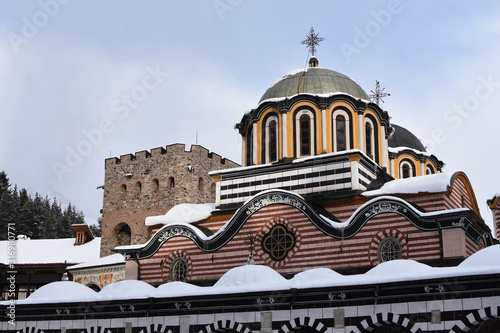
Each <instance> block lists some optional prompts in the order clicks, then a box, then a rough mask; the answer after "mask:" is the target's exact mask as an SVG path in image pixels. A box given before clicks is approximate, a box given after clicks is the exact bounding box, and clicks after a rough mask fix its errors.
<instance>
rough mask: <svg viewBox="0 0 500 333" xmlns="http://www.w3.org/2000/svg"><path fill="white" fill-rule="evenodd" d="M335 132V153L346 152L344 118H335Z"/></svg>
mask: <svg viewBox="0 0 500 333" xmlns="http://www.w3.org/2000/svg"><path fill="white" fill-rule="evenodd" d="M335 122H336V124H335V130H336V139H337V151H342V150H346V149H347V148H346V135H345V134H346V130H345V118H344V116H341V115H338V116H337V117H336V118H335Z"/></svg>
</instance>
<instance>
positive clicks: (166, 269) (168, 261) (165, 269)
mask: <svg viewBox="0 0 500 333" xmlns="http://www.w3.org/2000/svg"><path fill="white" fill-rule="evenodd" d="M179 257H182V258H184V259H186V262H187V265H188V277H189V275H191V273H192V271H193V262H192V260H191V257H190V256H189V255H188V254H187V252H185V251H179V250H177V251H174V252H171V253H169V254H168V255H167V256H166V257H165V259H164V261H163V265H162V278H163V281H164V282H170V266H171V265H172V262H173V261H174V260H175V259H176V258H179Z"/></svg>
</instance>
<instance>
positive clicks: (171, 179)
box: [168, 177, 175, 188]
mask: <svg viewBox="0 0 500 333" xmlns="http://www.w3.org/2000/svg"><path fill="white" fill-rule="evenodd" d="M168 187H169V188H174V187H175V180H174V177H168Z"/></svg>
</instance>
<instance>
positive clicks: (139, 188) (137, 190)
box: [135, 182, 142, 195]
mask: <svg viewBox="0 0 500 333" xmlns="http://www.w3.org/2000/svg"><path fill="white" fill-rule="evenodd" d="M141 191H142V184H141V182H137V183H136V184H135V194H137V195H139V194H141Z"/></svg>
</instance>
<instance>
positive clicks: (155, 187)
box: [153, 178, 160, 192]
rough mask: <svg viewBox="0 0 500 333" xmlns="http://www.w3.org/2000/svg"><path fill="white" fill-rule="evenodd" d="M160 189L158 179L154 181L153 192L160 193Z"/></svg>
mask: <svg viewBox="0 0 500 333" xmlns="http://www.w3.org/2000/svg"><path fill="white" fill-rule="evenodd" d="M159 189H160V182H159V181H158V179H156V178H155V179H153V192H158V190H159Z"/></svg>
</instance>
